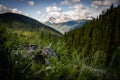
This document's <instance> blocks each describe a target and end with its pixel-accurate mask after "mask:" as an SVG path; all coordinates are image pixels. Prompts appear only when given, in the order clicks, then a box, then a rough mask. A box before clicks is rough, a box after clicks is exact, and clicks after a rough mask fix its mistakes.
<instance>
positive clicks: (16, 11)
mask: <svg viewBox="0 0 120 80" xmlns="http://www.w3.org/2000/svg"><path fill="white" fill-rule="evenodd" d="M11 12H13V13H18V14H22V11H20V10H18V9H17V8H13V9H11Z"/></svg>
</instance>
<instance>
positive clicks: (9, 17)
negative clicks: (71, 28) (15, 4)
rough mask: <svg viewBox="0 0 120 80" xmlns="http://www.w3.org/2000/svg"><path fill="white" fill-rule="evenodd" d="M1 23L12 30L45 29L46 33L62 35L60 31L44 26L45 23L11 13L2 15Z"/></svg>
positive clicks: (0, 15)
mask: <svg viewBox="0 0 120 80" xmlns="http://www.w3.org/2000/svg"><path fill="white" fill-rule="evenodd" d="M0 21H1V22H3V23H5V24H7V25H8V26H9V28H12V29H24V30H29V31H36V30H38V29H41V28H42V29H45V30H46V32H52V33H54V34H56V35H62V34H61V33H60V32H59V31H57V30H55V29H53V28H51V27H49V26H47V25H44V24H43V23H40V22H38V21H37V20H35V19H32V18H30V17H27V16H24V15H21V14H15V13H10V12H7V13H3V14H0Z"/></svg>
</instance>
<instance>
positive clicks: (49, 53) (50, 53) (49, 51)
mask: <svg viewBox="0 0 120 80" xmlns="http://www.w3.org/2000/svg"><path fill="white" fill-rule="evenodd" d="M42 53H44V54H45V55H46V56H47V57H52V56H55V55H56V53H55V52H54V50H53V49H52V48H50V47H44V48H43V49H42Z"/></svg>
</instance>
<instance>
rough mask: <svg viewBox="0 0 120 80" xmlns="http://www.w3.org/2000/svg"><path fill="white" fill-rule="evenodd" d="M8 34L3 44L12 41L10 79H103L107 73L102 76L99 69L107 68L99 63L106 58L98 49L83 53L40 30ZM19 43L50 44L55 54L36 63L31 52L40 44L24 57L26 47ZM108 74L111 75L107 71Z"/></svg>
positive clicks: (9, 43) (44, 45)
mask: <svg viewBox="0 0 120 80" xmlns="http://www.w3.org/2000/svg"><path fill="white" fill-rule="evenodd" d="M9 35H10V37H9V41H8V42H7V45H8V46H9V45H12V47H11V48H12V52H11V53H10V54H11V65H12V68H11V74H10V75H11V78H10V79H11V80H106V79H108V77H109V76H107V77H106V76H105V75H107V74H106V73H102V72H100V71H101V70H103V71H106V72H107V69H108V68H107V69H106V68H105V66H104V62H103V64H101V62H102V61H105V59H106V57H105V55H104V52H102V51H97V52H96V54H95V55H89V56H87V57H84V56H83V55H82V52H80V51H78V50H77V49H74V48H73V49H72V50H70V49H68V47H67V45H66V42H64V40H62V39H58V38H56V37H52V36H50V35H49V34H45V33H43V32H42V31H39V32H30V31H20V30H16V31H12V33H11V34H9ZM23 44H37V45H39V46H41V47H46V46H50V47H51V48H52V49H53V50H54V51H55V53H56V55H55V56H52V57H50V58H45V61H46V64H42V63H37V62H35V60H34V59H33V57H32V56H33V55H35V54H36V53H37V52H39V51H41V48H38V49H37V50H36V51H34V52H31V55H30V56H29V57H26V58H24V54H25V53H26V52H27V48H26V49H24V50H21V46H22V45H23ZM117 51H119V49H118V50H116V54H115V56H114V57H113V60H112V62H111V64H113V63H114V59H115V57H116V55H118V52H117ZM100 54H101V55H100ZM103 56H104V57H103ZM99 70H100V71H99ZM108 72H109V70H108ZM109 75H110V76H111V74H109ZM108 80H109V79H108Z"/></svg>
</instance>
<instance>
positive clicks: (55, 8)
mask: <svg viewBox="0 0 120 80" xmlns="http://www.w3.org/2000/svg"><path fill="white" fill-rule="evenodd" d="M46 11H47V12H61V11H62V9H61V8H59V7H57V6H49V7H47V8H46Z"/></svg>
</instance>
